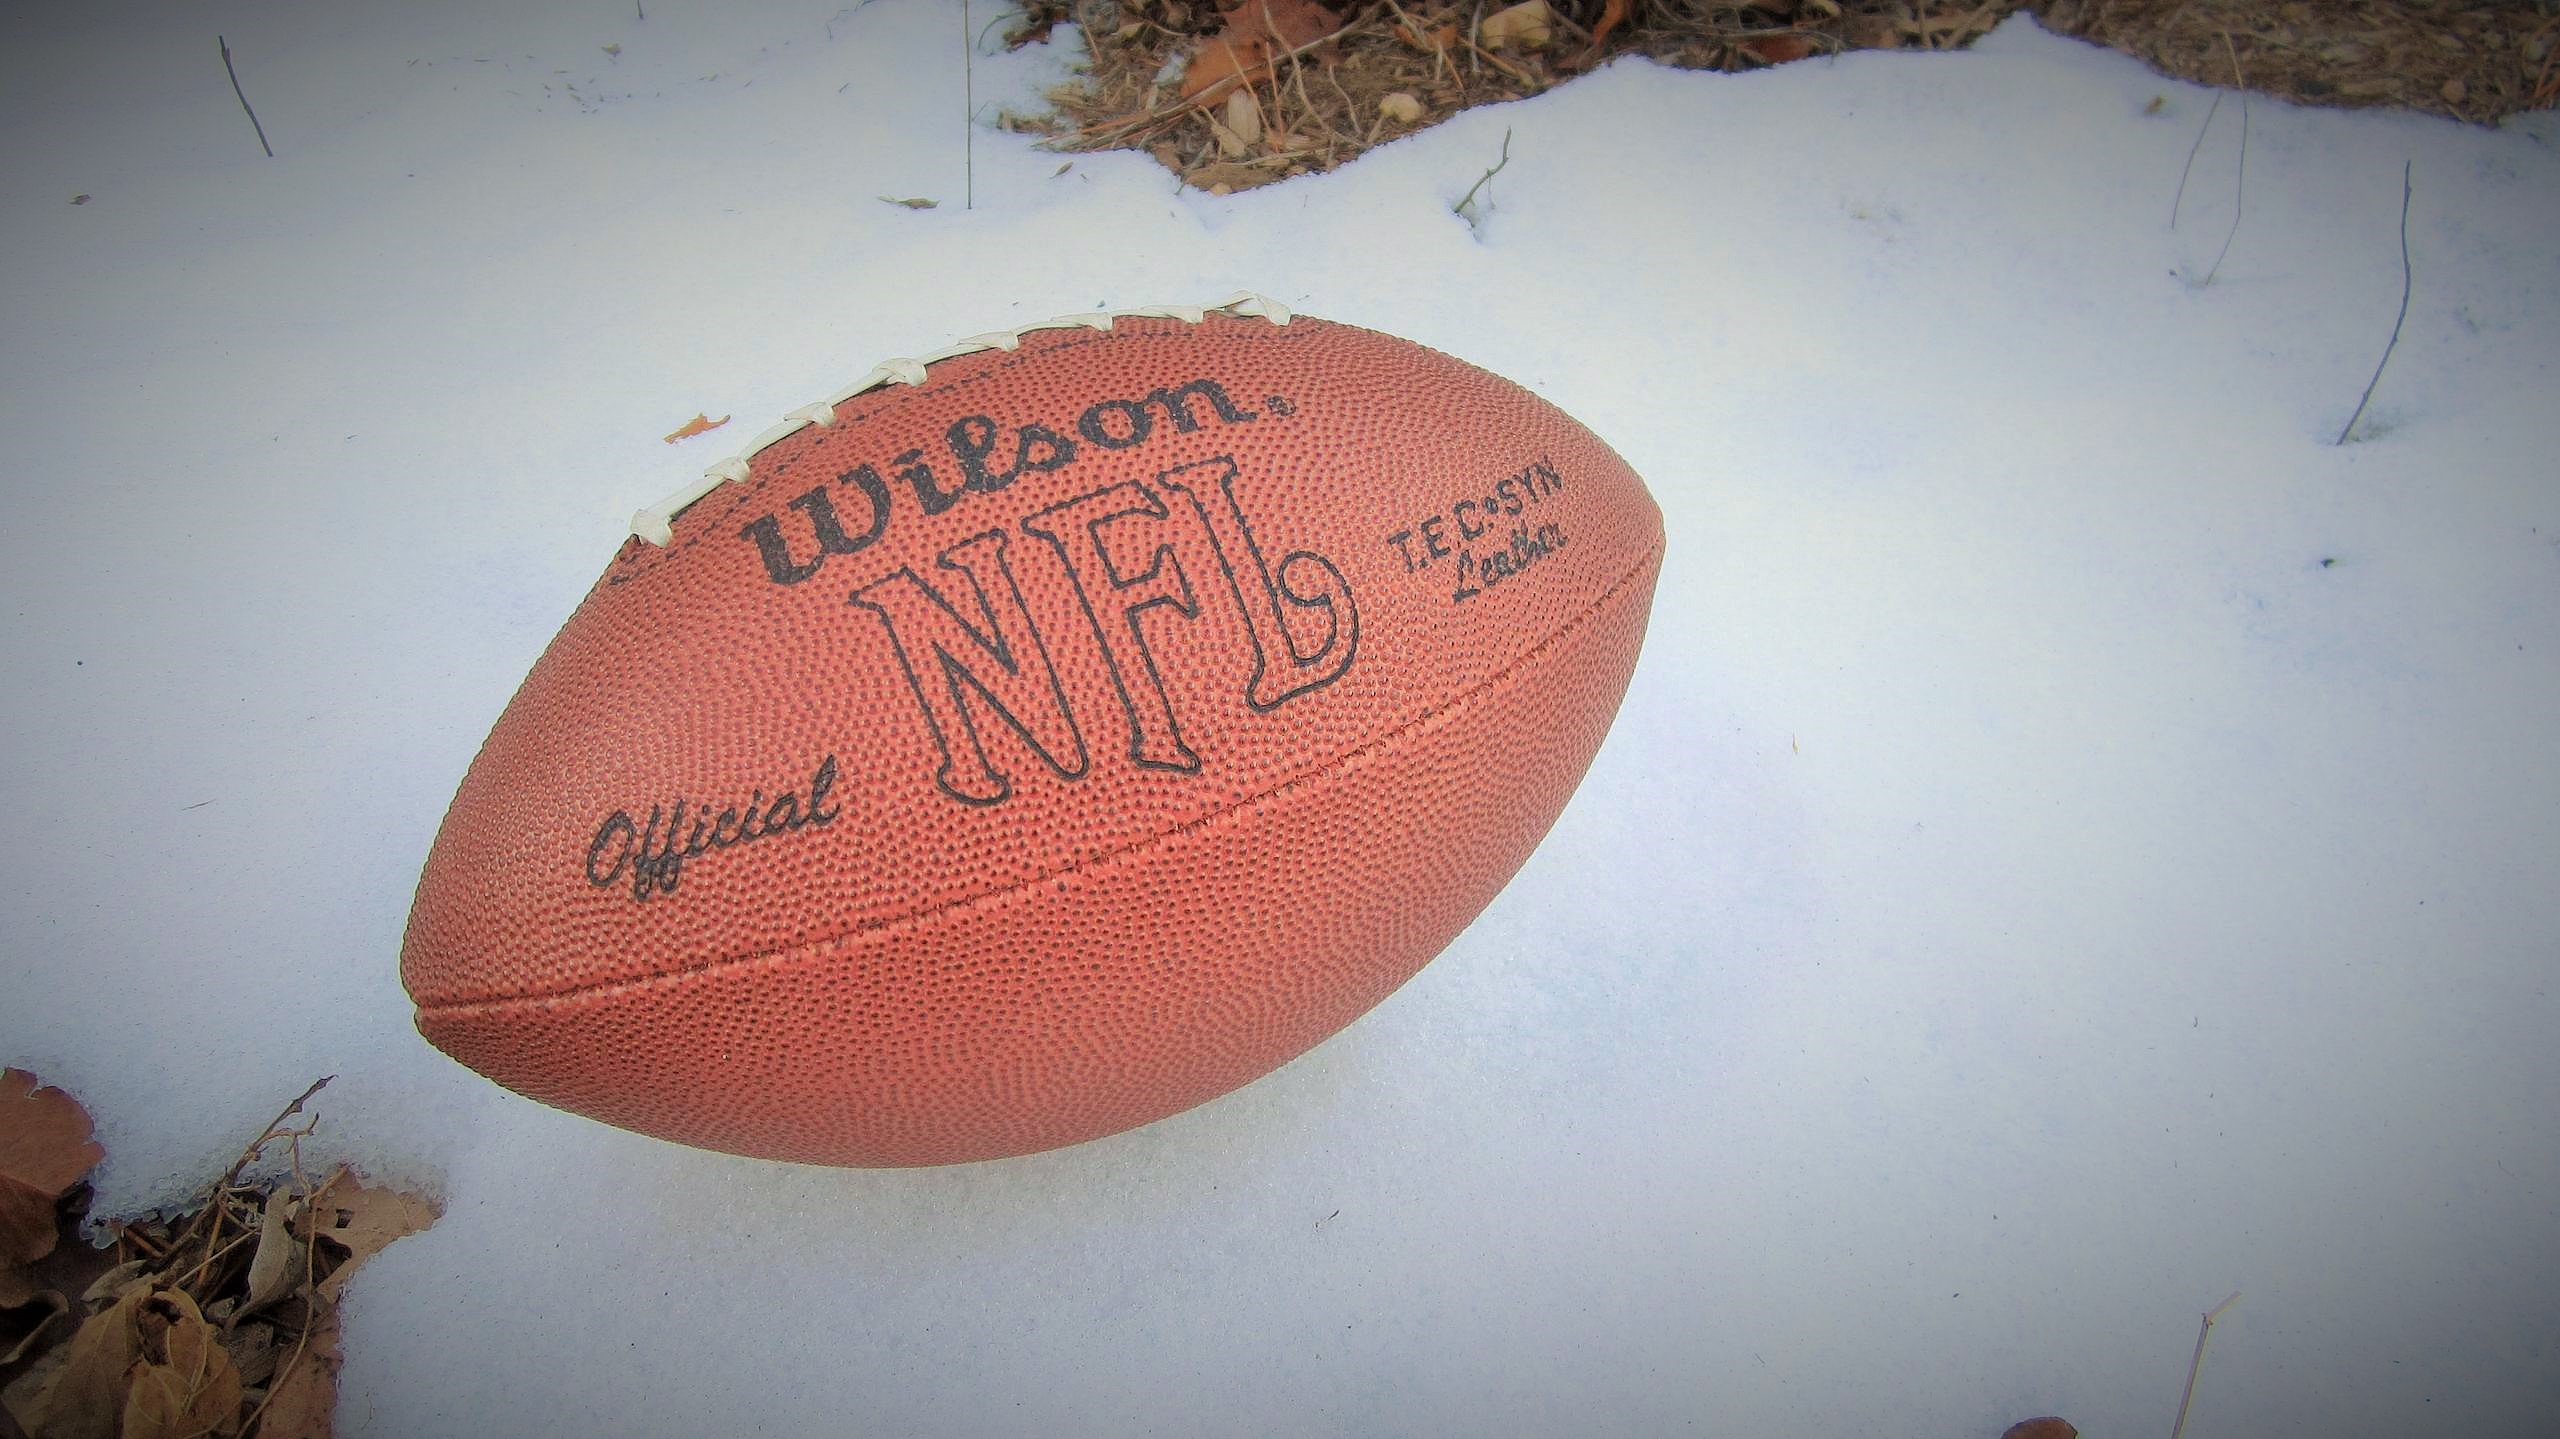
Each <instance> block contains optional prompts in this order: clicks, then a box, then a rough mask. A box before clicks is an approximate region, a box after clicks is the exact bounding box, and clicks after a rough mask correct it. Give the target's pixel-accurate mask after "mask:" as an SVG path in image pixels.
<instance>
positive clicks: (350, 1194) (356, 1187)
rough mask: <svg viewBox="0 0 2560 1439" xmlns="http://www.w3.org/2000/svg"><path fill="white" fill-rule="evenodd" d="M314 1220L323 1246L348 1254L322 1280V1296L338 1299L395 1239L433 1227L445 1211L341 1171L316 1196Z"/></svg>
mask: <svg viewBox="0 0 2560 1439" xmlns="http://www.w3.org/2000/svg"><path fill="white" fill-rule="evenodd" d="M310 1212H311V1219H310V1221H309V1222H310V1223H311V1224H312V1225H313V1226H314V1232H315V1233H316V1234H317V1236H318V1238H319V1239H320V1242H322V1243H323V1244H331V1245H335V1246H337V1247H339V1248H341V1249H344V1250H345V1251H346V1257H345V1258H344V1259H343V1260H341V1261H340V1262H339V1264H338V1266H337V1267H336V1268H335V1269H332V1270H331V1271H330V1272H329V1275H328V1277H327V1278H325V1279H323V1280H321V1281H320V1286H319V1287H320V1297H321V1298H323V1299H335V1298H337V1297H338V1291H339V1290H340V1289H341V1288H343V1287H345V1285H346V1282H347V1276H348V1275H350V1274H352V1273H354V1272H355V1268H356V1266H357V1265H359V1264H362V1263H364V1262H365V1261H366V1260H367V1259H370V1258H372V1257H373V1256H374V1255H375V1254H377V1253H380V1252H381V1250H382V1247H383V1246H384V1245H386V1244H389V1243H390V1242H391V1241H392V1240H394V1239H398V1238H401V1237H402V1236H404V1235H410V1234H415V1233H417V1232H418V1231H419V1230H421V1229H425V1228H426V1227H428V1226H429V1225H431V1224H434V1223H435V1222H436V1220H437V1218H438V1217H439V1215H440V1213H441V1211H439V1210H438V1209H437V1208H436V1206H435V1205H434V1204H433V1203H431V1202H430V1201H428V1200H424V1199H420V1198H418V1197H417V1196H416V1195H413V1194H403V1193H401V1192H400V1191H399V1190H397V1189H392V1188H388V1187H377V1186H370V1185H367V1184H366V1183H365V1182H364V1181H363V1180H361V1179H358V1178H357V1177H356V1175H355V1171H353V1170H350V1169H343V1168H342V1169H340V1170H339V1171H338V1172H337V1173H335V1174H332V1175H330V1176H329V1178H328V1182H326V1183H324V1184H322V1185H321V1186H320V1188H319V1189H318V1190H316V1191H315V1192H314V1193H313V1194H312V1196H311V1211H310Z"/></svg>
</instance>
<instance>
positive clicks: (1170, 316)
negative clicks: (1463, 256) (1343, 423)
mask: <svg viewBox="0 0 2560 1439" xmlns="http://www.w3.org/2000/svg"><path fill="white" fill-rule="evenodd" d="M1212 310H1216V311H1219V312H1221V313H1224V314H1229V315H1258V316H1260V317H1262V318H1263V319H1266V320H1269V321H1270V322H1271V323H1273V324H1275V325H1285V324H1287V323H1289V307H1288V306H1286V305H1284V304H1282V303H1280V302H1279V301H1278V300H1274V299H1272V298H1270V297H1269V296H1267V295H1257V294H1255V293H1253V292H1252V291H1251V290H1238V291H1237V292H1236V293H1234V294H1232V295H1229V296H1228V297H1227V298H1225V299H1223V300H1221V301H1219V302H1218V303H1217V304H1214V305H1150V306H1146V307H1144V308H1141V309H1133V310H1095V311H1092V312H1090V313H1087V314H1082V315H1060V316H1057V317H1056V318H1054V319H1048V320H1035V321H1033V322H1032V323H1030V324H1028V325H1024V326H1023V327H1021V328H1020V329H1017V330H996V331H993V332H990V333H988V334H984V335H972V336H970V337H969V338H967V339H965V340H955V341H953V342H952V343H951V344H949V345H946V346H944V347H943V348H941V349H939V350H936V351H934V352H933V353H932V354H929V355H918V356H915V357H913V358H911V359H896V360H883V361H881V362H880V363H879V364H877V365H874V366H872V367H871V373H869V374H867V375H864V376H863V377H862V378H861V379H859V380H856V381H854V382H853V383H852V384H851V385H849V386H847V387H846V388H845V389H844V390H842V391H841V392H839V393H838V394H836V395H835V396H834V397H833V398H831V399H825V400H820V401H818V402H817V403H816V404H814V405H803V406H801V407H800V408H799V409H796V410H793V411H791V412H790V413H789V414H786V415H784V416H783V417H782V423H780V424H778V425H775V426H774V427H773V428H772V429H769V430H767V431H765V432H764V433H763V434H761V435H758V436H756V437H755V438H754V439H752V440H749V441H748V442H747V447H746V448H745V449H743V450H740V451H739V452H738V453H736V454H734V455H732V456H730V457H729V458H727V459H725V460H722V461H721V462H720V463H718V464H716V465H713V466H712V467H711V468H709V469H707V470H704V471H703V472H702V478H700V479H698V480H695V481H693V482H692V483H690V484H688V485H686V486H685V487H684V488H683V489H680V490H678V491H676V492H675V493H674V494H672V495H669V496H667V497H666V498H665V499H663V500H660V501H658V502H657V503H656V504H654V505H651V506H649V507H648V508H647V509H644V510H641V511H640V512H638V513H637V514H634V515H633V516H632V517H631V533H633V534H635V535H637V536H639V537H640V538H641V539H643V540H646V541H648V542H649V543H650V544H653V545H656V546H658V547H659V548H661V549H664V548H665V547H666V546H667V545H669V544H670V543H672V542H673V541H674V539H675V528H674V526H675V518H676V516H678V515H680V514H683V513H684V512H685V511H686V510H687V509H689V508H691V507H692V506H693V505H694V504H695V502H697V501H699V500H700V499H701V498H702V497H703V496H705V495H707V494H710V493H711V492H712V491H713V490H716V489H718V488H719V487H720V486H722V485H724V484H729V483H732V482H735V481H743V480H744V479H746V477H747V462H748V461H749V460H752V459H754V458H755V457H756V456H757V455H759V454H762V453H763V452H764V450H765V448H766V447H767V446H770V445H772V444H775V443H777V442H778V441H781V440H783V439H785V438H787V437H789V436H791V435H796V434H798V433H800V431H802V430H803V429H806V428H808V427H809V426H811V425H820V426H824V425H832V424H834V423H835V422H836V406H838V405H841V404H843V403H844V402H845V401H847V400H850V399H852V398H853V397H854V396H856V395H859V394H863V393H865V392H867V391H871V390H876V389H878V388H880V387H881V386H883V385H921V384H923V383H924V380H925V370H926V368H927V367H928V366H931V365H935V364H938V363H940V362H941V361H944V360H950V359H957V358H958V357H960V356H962V355H974V354H977V353H979V352H980V351H983V350H1013V349H1019V348H1020V347H1021V345H1022V337H1023V336H1025V335H1028V334H1030V333H1031V332H1033V331H1034V330H1072V329H1087V330H1108V329H1110V328H1111V326H1112V324H1113V322H1115V321H1118V320H1122V319H1145V320H1180V321H1182V322H1183V323H1184V324H1186V325H1196V324H1199V323H1200V322H1201V320H1202V319H1204V318H1206V317H1207V315H1208V314H1209V312H1210V311H1212Z"/></svg>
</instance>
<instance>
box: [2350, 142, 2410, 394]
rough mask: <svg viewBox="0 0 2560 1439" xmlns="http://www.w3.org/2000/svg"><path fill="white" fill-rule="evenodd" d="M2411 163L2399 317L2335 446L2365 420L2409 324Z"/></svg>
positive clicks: (2403, 189) (2403, 211)
mask: <svg viewBox="0 0 2560 1439" xmlns="http://www.w3.org/2000/svg"><path fill="white" fill-rule="evenodd" d="M2413 163H2414V162H2412V161H2408V160H2403V161H2401V162H2400V314H2399V316H2398V317H2397V318H2396V319H2394V320H2392V322H2391V338H2390V339H2389V340H2387V341H2385V342H2384V344H2383V346H2382V358H2381V359H2379V360H2376V361H2375V362H2374V365H2373V378H2372V379H2370V380H2367V381H2365V382H2364V396H2363V398H2361V399H2359V400H2357V401H2356V412H2355V413H2354V414H2352V415H2349V416H2347V422H2346V424H2344V425H2343V426H2341V427H2339V430H2338V438H2337V439H2336V440H2335V441H2333V443H2335V444H2341V445H2343V444H2345V443H2346V442H2347V436H2348V434H2349V433H2351V432H2352V431H2353V430H2354V429H2355V427H2356V421H2358V420H2361V419H2363V418H2364V407H2365V406H2367V405H2369V404H2372V403H2373V389H2374V386H2376V385H2379V384H2381V383H2382V367H2383V366H2385V365H2388V364H2390V363H2391V352H2392V351H2393V350H2395V349H2397V348H2399V345H2400V327H2401V326H2402V325H2405V324H2407V323H2408V322H2409V289H2410V279H2411V276H2410V271H2409V193H2410V183H2409V180H2410V169H2411V166H2412V165H2413Z"/></svg>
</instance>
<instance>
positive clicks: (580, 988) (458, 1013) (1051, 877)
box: [417, 534, 1664, 1022]
mask: <svg viewBox="0 0 2560 1439" xmlns="http://www.w3.org/2000/svg"><path fill="white" fill-rule="evenodd" d="M1663 544H1664V536H1662V535H1660V534H1656V535H1655V536H1654V539H1653V543H1652V544H1651V545H1649V546H1647V547H1646V549H1645V551H1644V553H1643V554H1642V555H1641V556H1639V557H1638V558H1637V560H1636V562H1635V563H1634V564H1633V565H1630V566H1628V567H1627V569H1626V570H1625V572H1623V573H1622V574H1620V575H1619V576H1618V578H1617V579H1615V580H1613V581H1611V582H1610V583H1609V585H1608V586H1607V587H1606V588H1605V589H1603V590H1602V591H1601V592H1600V593H1599V595H1598V596H1596V597H1595V598H1594V599H1593V600H1592V601H1591V603H1590V604H1588V605H1585V606H1584V607H1583V608H1582V609H1581V610H1579V611H1578V612H1576V613H1575V614H1574V615H1573V616H1572V617H1571V618H1570V619H1568V620H1566V621H1565V622H1564V623H1563V624H1562V625H1560V626H1558V627H1557V628H1556V630H1555V631H1554V633H1552V634H1550V635H1548V636H1547V637H1546V638H1545V639H1543V640H1540V641H1539V642H1538V643H1537V644H1535V645H1532V646H1530V647H1529V648H1528V649H1526V650H1524V651H1522V652H1521V654H1520V656H1519V658H1517V659H1515V660H1513V661H1512V662H1511V663H1509V664H1507V665H1505V666H1503V667H1502V668H1501V669H1498V670H1496V671H1494V672H1493V673H1491V674H1489V675H1487V676H1485V677H1484V678H1483V679H1481V680H1478V681H1477V682H1476V683H1474V684H1473V685H1470V686H1468V687H1467V688H1466V689H1465V690H1463V691H1461V692H1460V693H1458V694H1457V695H1455V696H1453V697H1451V698H1450V699H1449V700H1448V701H1447V702H1446V703H1444V704H1441V705H1438V706H1435V707H1433V708H1431V709H1429V710H1426V711H1424V712H1423V713H1421V714H1419V715H1416V716H1414V717H1413V718H1412V719H1409V720H1407V721H1405V722H1404V723H1403V724H1400V725H1398V726H1396V727H1395V728H1394V729H1392V730H1389V731H1387V732H1386V733H1385V734H1382V735H1379V736H1378V737H1377V738H1375V739H1372V740H1370V741H1368V742H1366V743H1364V744H1360V745H1356V746H1354V747H1352V748H1351V749H1348V750H1345V751H1343V752H1342V753H1341V754H1338V755H1336V756H1334V757H1333V758H1332V759H1330V760H1327V761H1326V762H1325V763H1324V764H1322V765H1320V766H1317V767H1316V768H1313V769H1307V770H1301V771H1299V772H1298V773H1296V774H1293V775H1291V776H1289V777H1288V778H1286V779H1284V780H1281V781H1279V782H1278V783H1276V784H1273V785H1270V786H1268V787H1266V788H1264V789H1262V790H1260V791H1258V792H1256V793H1254V794H1252V795H1249V796H1247V797H1245V798H1243V799H1240V800H1237V801H1235V802H1234V803H1232V804H1228V805H1226V806H1223V807H1222V808H1219V809H1216V810H1213V811H1211V812H1209V813H1208V814H1204V815H1201V816H1199V817H1198V818H1196V819H1190V820H1186V821H1184V822H1183V823H1181V824H1179V825H1176V826H1174V827H1173V828H1171V829H1164V830H1158V831H1156V832H1155V833H1153V834H1149V835H1147V836H1145V837H1144V838H1141V839H1134V840H1130V841H1128V842H1127V843H1125V844H1121V845H1118V846H1116V847H1114V848H1111V849H1106V850H1101V851H1098V852H1096V853H1094V854H1090V855H1087V856H1085V857H1084V858H1082V859H1079V860H1076V861H1074V862H1072V863H1069V864H1064V865H1061V866H1059V867H1058V868H1056V869H1052V870H1045V871H1043V872H1041V873H1040V874H1037V875H1034V876H1031V877H1030V878H1027V879H1022V880H1016V881H1014V882H1013V883H1010V884H1006V885H1002V886H1000V887H998V888H994V889H987V890H980V891H979V892H977V893H975V894H968V895H962V896H960V897H958V898H955V899H949V900H945V901H943V902H942V903H940V904H937V905H934V906H932V907H931V908H929V909H921V910H917V911H915V912H914V913H912V914H902V915H898V916H895V917H894V918H889V919H881V920H874V921H871V922H868V923H864V924H857V925H854V926H853V927H851V928H849V929H845V930H842V931H840V932H838V933H836V934H832V935H827V936H824V937H821V938H815V939H804V940H796V941H794V942H792V943H789V944H783V945H777V946H775V947H773V948H771V949H761V950H755V951H752V952H750V953H746V954H727V955H719V956H716V957H712V958H708V959H703V960H699V961H697V962H695V963H692V964H687V965H684V966H682V967H680V968H676V969H669V970H665V971H662V972H660V973H657V974H646V975H638V976H634V977H631V978H624V979H600V980H592V981H589V982H587V983H583V984H572V985H564V986H562V987H560V988H557V989H548V990H543V991H540V992H538V993H519V994H510V995H504V996H500V997H496V998H488V999H463V1000H449V1001H444V1002H440V1003H435V1004H429V1003H425V1002H420V1003H419V1004H418V1006H417V1012H418V1018H419V1020H420V1021H421V1022H423V1021H426V1020H429V1019H463V1018H471V1017H476V1016H479V1015H488V1014H503V1013H505V1012H507V1011H510V1010H519V1009H525V1008H544V1007H549V1006H551V1005H554V1004H558V1003H561V1002H563V1001H568V1000H578V999H596V998H610V997H613V996H615V995H618V994H622V993H627V992H633V991H640V990H646V989H650V988H655V987H658V986H664V985H673V984H682V983H686V982H689V981H691V980H695V979H699V978H701V977H702V976H704V975H707V974H712V973H716V972H719V971H722V970H728V969H734V968H738V967H741V966H747V965H756V964H764V963H768V962H772V961H776V960H781V959H785V958H788V957H790V956H795V955H798V954H801V953H803V952H805V951H808V950H813V949H817V948H821V947H823V946H827V945H835V944H842V943H844V942H846V941H847V940H852V939H856V938H871V937H875V936H878V935H881V934H884V933H889V932H892V931H896V930H899V929H904V928H908V927H910V926H915V925H921V924H925V923H928V922H931V921H934V920H937V919H940V918H942V917H943V916H945V915H948V914H951V913H954V912H955V911H959V910H965V909H970V908H974V907H977V906H981V905H989V904H997V903H1002V902H1003V901H1005V900H1007V899H1009V898H1011V897H1013V896H1015V895H1019V894H1022V893H1024V892H1025V891H1028V890H1032V889H1036V888H1039V887H1041V886H1043V885H1050V884H1056V883H1060V882H1062V881H1065V880H1069V879H1073V878H1075V877H1077V876H1079V875H1083V874H1087V873H1090V872H1092V871H1094V870H1097V869H1100V868H1102V867H1104V866H1106V865H1110V864H1116V863H1119V862H1120V861H1122V860H1125V859H1127V858H1128V857H1130V856H1132V855H1135V854H1139V853H1141V852H1143V851H1145V850H1148V849H1152V848H1154V847H1156V846H1158V845H1162V844H1166V843H1169V842H1172V841H1174V840H1177V839H1180V838H1182V837H1184V836H1186V835H1190V834H1195V833H1197V832H1199V831H1201V830H1204V829H1207V828H1209V827H1210V826H1212V825H1216V824H1220V823H1224V822H1226V821H1227V820H1229V819H1230V818H1231V817H1233V816H1235V815H1238V814H1241V813H1245V812H1247V811H1250V810H1254V809H1257V808H1259V807H1261V806H1262V805H1264V804H1266V803H1268V802H1270V801H1271V800H1273V799H1274V798H1277V797H1279V796H1281V795H1285V794H1288V793H1290V792H1291V791H1293V790H1296V789H1298V788H1300V787H1302V786H1305V785H1310V784H1315V783H1319V782H1321V781H1323V780H1326V779H1329V778H1331V777H1333V776H1335V775H1337V774H1340V773H1342V772H1343V771H1345V770H1348V769H1350V768H1353V767H1354V766H1356V765H1358V764H1359V763H1361V762H1362V761H1363V760H1365V759H1366V758H1367V757H1368V756H1370V755H1372V754H1375V753H1377V752H1378V751H1380V750H1382V749H1386V748H1388V747H1390V746H1392V745H1394V744H1396V743H1397V742H1398V741H1400V740H1402V739H1404V738H1405V737H1406V736H1408V735H1411V734H1413V733H1415V732H1417V731H1419V730H1421V729H1423V728H1424V727H1426V726H1429V725H1432V724H1435V723H1438V722H1439V721H1440V720H1442V719H1443V718H1444V717H1446V716H1448V715H1451V714H1454V713H1456V712H1458V711H1460V710H1462V709H1464V708H1466V707H1467V706H1468V705H1471V704H1473V703H1474V702H1475V701H1477V700H1478V699H1480V698H1482V697H1483V696H1485V695H1487V694H1489V693H1491V692H1492V691H1493V690H1494V689H1495V688H1496V687H1497V686H1500V685H1502V684H1503V683H1505V682H1507V681H1509V680H1510V679H1511V678H1512V677H1513V676H1515V675H1517V674H1519V673H1520V672H1521V671H1523V670H1526V669H1528V668H1530V667H1532V666H1533V665H1535V664H1536V663H1538V662H1539V661H1540V660H1541V659H1543V658H1544V657H1545V656H1546V655H1547V654H1548V653H1549V652H1550V651H1552V650H1554V649H1556V648H1557V647H1558V646H1560V645H1562V644H1563V643H1564V642H1565V641H1566V640H1567V639H1569V638H1571V637H1572V635H1573V634H1574V632H1575V631H1577V630H1580V629H1582V628H1583V627H1584V626H1586V625H1588V624H1589V623H1591V621H1592V619H1593V618H1594V617H1596V616H1597V615H1599V614H1600V613H1601V612H1602V611H1603V610H1606V609H1607V608H1609V607H1610V606H1611V605H1613V604H1615V603H1617V602H1618V601H1619V600H1621V599H1622V598H1624V596H1625V594H1626V592H1627V590H1628V588H1629V587H1630V586H1631V585H1633V584H1634V583H1635V582H1636V581H1637V580H1638V579H1640V578H1641V577H1642V576H1644V575H1645V574H1646V573H1647V572H1648V571H1650V570H1652V569H1654V568H1655V567H1656V566H1657V565H1659V564H1660V562H1661V559H1662V550H1663Z"/></svg>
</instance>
